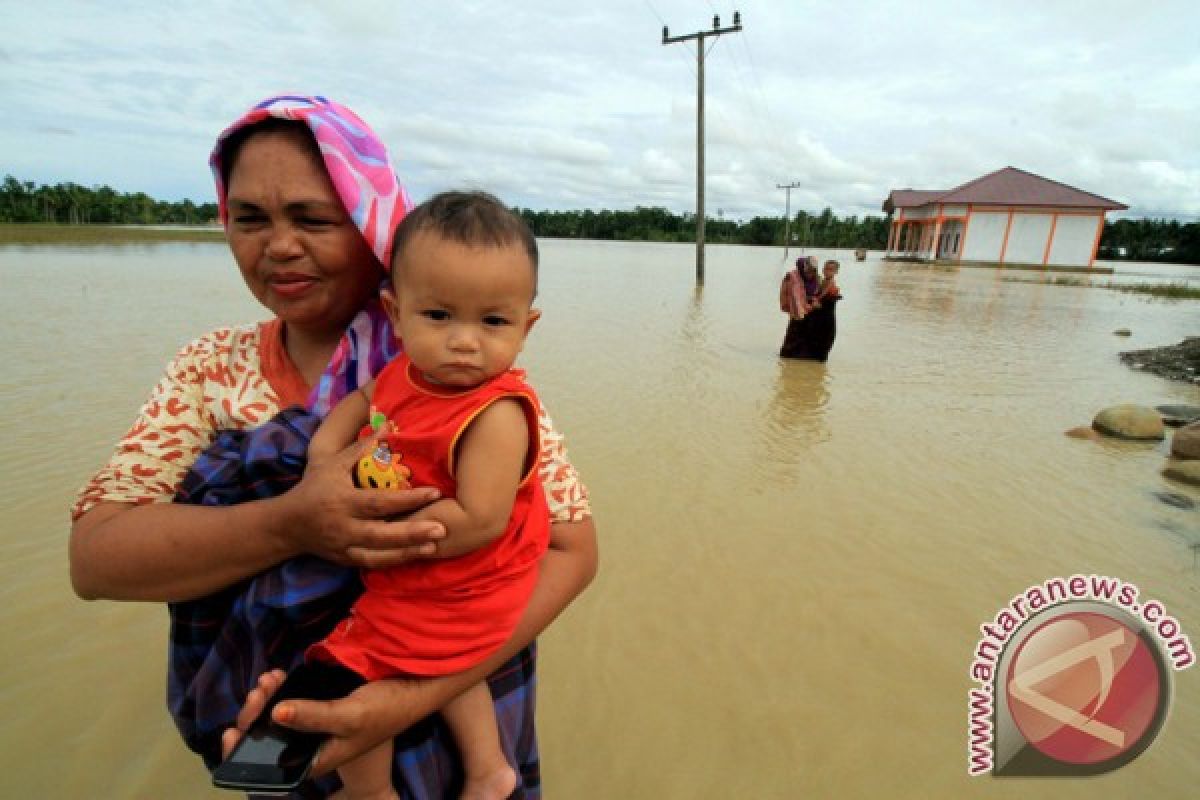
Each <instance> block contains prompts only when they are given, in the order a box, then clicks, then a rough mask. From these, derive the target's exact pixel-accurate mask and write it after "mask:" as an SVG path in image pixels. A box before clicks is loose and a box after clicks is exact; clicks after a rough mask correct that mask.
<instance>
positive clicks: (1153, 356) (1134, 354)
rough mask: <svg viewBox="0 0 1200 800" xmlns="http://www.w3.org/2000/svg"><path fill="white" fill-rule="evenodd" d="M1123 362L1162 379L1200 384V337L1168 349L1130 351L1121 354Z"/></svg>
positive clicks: (1167, 347) (1189, 338)
mask: <svg viewBox="0 0 1200 800" xmlns="http://www.w3.org/2000/svg"><path fill="white" fill-rule="evenodd" d="M1121 362H1122V363H1124V364H1126V365H1128V366H1130V367H1133V368H1134V369H1137V370H1141V371H1143V372H1150V373H1153V374H1154V375H1158V376H1159V377H1162V378H1168V379H1170V380H1174V381H1186V382H1188V383H1197V384H1200V336H1189V337H1187V338H1186V339H1184V340H1183V341H1182V342H1180V343H1179V344H1173V345H1168V346H1166V347H1152V348H1150V349H1149V350H1130V351H1129V352H1126V353H1121Z"/></svg>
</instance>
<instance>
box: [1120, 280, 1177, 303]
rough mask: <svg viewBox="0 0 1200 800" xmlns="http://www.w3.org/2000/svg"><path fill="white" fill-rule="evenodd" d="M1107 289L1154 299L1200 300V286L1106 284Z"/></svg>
mask: <svg viewBox="0 0 1200 800" xmlns="http://www.w3.org/2000/svg"><path fill="white" fill-rule="evenodd" d="M1104 288H1105V289H1116V290H1117V291H1118V292H1131V293H1133V294H1148V295H1152V296H1154V297H1170V298H1173V299H1175V300H1200V286H1188V285H1187V284H1186V283H1111V282H1110V283H1106V284H1104Z"/></svg>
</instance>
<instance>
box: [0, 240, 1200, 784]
mask: <svg viewBox="0 0 1200 800" xmlns="http://www.w3.org/2000/svg"><path fill="white" fill-rule="evenodd" d="M542 246H543V269H542V285H541V290H540V294H539V303H540V306H541V307H542V309H543V312H544V313H543V317H542V322H541V323H539V325H538V327H537V329H536V331H535V332H534V335H533V337H532V339H531V341H530V343H529V345H528V347H527V349H526V353H525V356H524V357H523V362H524V365H525V366H526V367H527V368H528V369H529V371H530V374H531V378H532V380H533V382H534V383H535V385H537V386H538V387H539V389H540V392H541V395H542V397H543V399H544V400H545V402H546V405H547V407H548V408H549V410H550V412H551V413H552V414H553V416H554V417H555V419H556V421H557V422H558V424H559V427H560V428H562V429H563V430H564V431H565V432H566V433H567V436H568V444H569V446H570V449H571V456H572V460H573V461H574V462H575V463H576V464H577V466H578V467H579V468H580V470H581V472H582V473H583V476H584V478H585V480H586V482H587V483H588V485H589V487H590V490H591V494H592V500H593V504H594V509H595V514H596V519H597V522H598V526H599V531H600V537H601V549H602V566H601V573H600V575H599V577H598V578H597V580H596V582H595V583H594V584H593V585H592V587H591V589H590V590H589V591H588V592H587V593H586V594H585V595H584V596H583V597H582V598H581V599H580V600H578V601H577V602H576V603H575V604H574V605H573V606H572V607H571V608H570V609H569V611H568V612H567V613H566V615H565V616H564V617H562V618H561V619H560V620H559V621H558V622H557V623H556V624H555V626H554V627H553V628H552V629H551V630H550V631H549V632H548V633H547V634H546V635H545V636H544V637H543V639H542V650H541V660H540V685H539V692H540V693H539V703H540V706H539V730H540V734H541V744H542V755H543V776H544V780H545V786H546V794H547V797H552V798H624V797H632V798H654V799H657V798H681V799H682V798H727V797H747V798H791V797H868V796H870V797H912V798H926V797H962V796H985V797H1022V798H1023V797H1088V798H1093V797H1131V796H1144V797H1154V798H1160V797H1161V798H1171V797H1190V796H1194V793H1195V791H1196V786H1197V784H1198V783H1200V762H1198V760H1197V757H1196V755H1197V753H1198V752H1200V669H1192V670H1188V671H1184V672H1181V673H1177V674H1175V675H1174V691H1175V694H1174V702H1173V705H1172V709H1171V713H1170V716H1169V718H1168V720H1167V723H1166V726H1165V727H1164V729H1163V731H1162V732H1161V734H1160V735H1159V737H1158V739H1157V740H1156V741H1155V743H1154V744H1153V745H1152V746H1151V748H1150V749H1149V750H1148V751H1147V752H1145V753H1144V754H1143V755H1142V756H1141V757H1139V758H1138V759H1137V760H1135V761H1134V762H1133V763H1132V764H1130V765H1128V766H1126V767H1124V768H1123V769H1121V770H1118V771H1117V772H1114V773H1112V774H1109V775H1106V776H1103V777H1098V778H1093V779H1089V780H997V779H992V778H979V779H971V778H968V777H967V774H966V766H967V758H966V726H967V717H966V697H967V691H968V689H969V688H970V687H971V686H972V684H971V682H970V678H969V675H968V667H969V664H970V661H971V658H972V655H973V652H974V649H975V644H976V641H977V639H978V638H979V635H980V633H979V626H980V624H981V623H984V622H989V621H991V620H992V619H993V617H994V616H995V614H996V613H997V611H998V610H999V609H1000V608H1001V607H1002V606H1003V605H1004V604H1005V603H1006V602H1007V601H1008V599H1009V598H1011V597H1012V596H1013V595H1015V594H1017V593H1019V592H1021V591H1023V590H1024V589H1025V588H1026V587H1028V586H1030V585H1032V584H1035V583H1040V582H1041V581H1043V580H1045V579H1047V578H1051V577H1054V576H1068V575H1071V574H1074V573H1083V574H1088V573H1098V574H1102V575H1110V576H1118V577H1120V578H1123V579H1125V580H1126V581H1130V582H1133V583H1135V584H1137V586H1138V587H1139V588H1140V589H1141V591H1142V593H1143V596H1145V597H1155V598H1157V599H1159V600H1160V601H1162V603H1163V605H1164V606H1165V607H1166V609H1167V610H1168V612H1169V613H1170V614H1172V615H1173V616H1175V617H1176V618H1177V619H1178V620H1179V621H1180V623H1181V625H1182V627H1183V630H1184V632H1185V633H1188V634H1190V636H1191V639H1192V642H1193V644H1194V645H1196V646H1200V565H1198V563H1197V559H1198V549H1200V510H1195V509H1194V508H1193V509H1186V508H1178V507H1174V506H1171V505H1168V504H1165V503H1163V502H1162V501H1161V500H1160V499H1159V498H1158V497H1156V493H1161V492H1173V493H1176V494H1178V495H1181V496H1182V497H1183V498H1184V500H1185V501H1186V500H1190V501H1192V502H1193V503H1195V504H1196V505H1197V506H1200V490H1197V489H1194V488H1189V487H1186V486H1181V485H1178V484H1173V483H1171V482H1169V481H1167V480H1165V479H1164V478H1163V477H1162V476H1161V474H1160V472H1161V469H1162V467H1163V464H1164V459H1165V454H1166V452H1167V446H1166V444H1165V443H1163V444H1158V443H1148V444H1147V443H1125V442H1115V441H1102V442H1090V441H1080V440H1075V439H1070V438H1067V437H1065V436H1064V435H1063V431H1064V430H1066V429H1068V428H1071V427H1074V426H1077V425H1086V424H1088V423H1089V422H1090V420H1091V418H1092V416H1093V415H1094V414H1095V412H1096V411H1097V410H1098V409H1100V408H1102V407H1104V406H1106V405H1112V404H1115V403H1122V402H1136V403H1142V404H1147V405H1156V404H1160V403H1188V404H1193V405H1200V386H1196V385H1188V384H1184V383H1179V382H1169V381H1166V380H1163V379H1160V378H1156V377H1153V376H1150V375H1146V374H1142V373H1137V372H1134V371H1132V370H1130V369H1128V368H1126V367H1125V366H1123V365H1122V364H1120V363H1119V361H1118V360H1117V353H1118V352H1119V351H1121V350H1126V349H1134V348H1143V347H1152V346H1157V345H1162V344H1172V343H1175V342H1177V341H1179V340H1180V339H1182V338H1183V337H1184V336H1185V335H1197V334H1200V304H1197V303H1196V301H1166V300H1159V299H1153V298H1148V297H1142V296H1135V295H1128V294H1122V293H1118V292H1113V291H1108V290H1105V289H1099V288H1079V287H1069V286H1051V285H1042V284H1031V283H1022V282H1013V281H1010V280H1007V279H1006V276H1007V275H1009V273H1002V272H999V271H996V270H989V269H962V270H954V269H935V268H928V267H922V266H915V265H898V264H890V263H889V264H885V263H882V262H880V261H876V260H868V261H866V262H862V263H855V262H854V260H853V257H852V256H851V254H850V253H848V252H842V253H837V254H831V253H826V252H823V251H816V254H817V255H818V256H819V257H821V258H822V259H823V258H825V257H826V256H827V255H837V256H839V257H841V260H842V264H843V269H842V274H841V277H840V283H841V285H842V288H843V293H844V295H845V300H844V301H843V302H842V303H841V304H840V305H839V306H838V326H839V332H838V339H837V343H836V345H835V347H834V350H833V353H832V356H831V358H830V361H829V363H828V364H826V365H822V364H816V363H782V362H781V361H780V360H779V359H778V358H777V356H776V351H777V348H778V345H779V341H780V339H781V337H782V333H783V328H784V319H783V317H782V315H781V314H779V313H778V311H777V310H776V308H777V306H776V302H777V300H776V292H777V287H778V281H779V277H780V275H781V274H782V272H783V269H784V268H783V266H782V263H781V253H780V251H779V250H769V249H757V248H741V247H710V248H709V250H708V276H707V282H706V286H705V288H704V290H703V292H702V293H698V292H696V291H694V289H693V282H694V281H693V266H692V263H693V261H692V260H693V253H694V249H693V248H692V247H691V246H690V245H660V244H630V243H598V242H562V241H545V242H543V243H542ZM1115 266H1116V269H1117V274H1116V275H1114V276H1111V278H1108V277H1106V278H1105V280H1108V279H1111V280H1116V281H1121V280H1126V279H1128V280H1146V281H1151V282H1168V281H1172V280H1175V281H1180V280H1187V281H1191V282H1193V283H1196V282H1200V268H1189V267H1178V266H1172V265H1146V264H1140V265H1120V264H1118V265H1115ZM1016 276H1017V277H1020V278H1029V277H1031V276H1030V275H1029V274H1028V273H1017V274H1016ZM0 285H2V286H3V291H0V325H2V326H3V332H4V335H3V337H2V338H0V356H2V359H3V363H4V364H5V366H6V369H5V370H4V373H3V375H2V376H0V409H2V411H0V447H2V448H3V452H2V455H3V458H0V477H2V479H0V507H2V508H3V509H4V521H3V524H2V525H0V530H2V533H0V576H2V578H0V619H2V620H3V630H4V641H5V645H4V652H5V657H4V658H3V659H2V660H0V708H3V709H4V713H3V715H2V716H0V794H2V795H3V796H5V797H54V798H87V797H113V798H167V797H170V798H199V797H213V796H228V795H225V794H224V793H218V792H216V791H215V790H212V789H211V788H210V785H209V781H208V776H207V773H206V772H205V771H204V769H203V767H202V765H201V764H200V762H199V761H198V760H197V759H195V758H194V757H192V756H191V755H190V754H189V753H188V752H187V751H186V750H185V748H184V747H183V745H182V744H181V743H180V741H179V739H178V737H177V736H176V734H175V732H174V729H173V727H172V726H171V723H170V721H169V719H168V716H167V714H166V711H165V708H164V703H163V696H164V691H165V690H164V656H165V650H166V622H167V616H166V612H165V610H164V608H163V607H161V606H158V605H146V604H117V603H107V602H97V603H90V604H89V603H84V602H81V601H79V600H77V599H76V598H75V596H74V595H73V594H72V592H71V589H70V585H69V582H68V578H67V567H66V542H67V528H68V518H67V509H68V507H69V505H70V503H71V499H72V496H73V494H74V492H75V490H76V489H77V487H78V486H79V485H80V484H81V483H82V482H83V481H84V480H85V478H86V477H87V475H88V474H89V473H90V471H91V470H93V469H94V468H96V467H97V466H98V465H99V464H100V463H102V461H103V460H104V459H105V458H106V456H107V454H108V452H109V450H110V448H111V446H112V444H113V443H114V442H115V440H116V439H117V438H118V437H119V436H120V435H121V434H122V433H123V432H124V430H125V428H126V426H127V425H128V424H129V422H130V421H131V419H132V417H133V415H134V413H135V412H136V410H137V408H138V407H139V405H140V404H141V402H142V400H143V399H144V396H145V394H146V393H147V392H148V391H149V389H150V387H151V386H152V385H153V384H154V383H155V381H156V380H157V378H158V375H159V372H160V371H161V369H162V366H163V365H164V364H165V363H166V361H167V360H168V359H169V358H170V356H171V355H172V354H173V352H174V351H175V350H176V349H177V348H178V347H179V346H180V345H182V344H183V343H184V342H186V341H187V340H189V339H190V338H192V337H194V336H196V335H199V334H200V333H203V332H205V331H206V330H208V329H210V328H212V327H215V326H217V325H220V324H229V323H235V322H242V321H250V320H254V319H259V318H261V317H262V315H263V312H262V310H261V309H259V308H258V307H256V306H255V304H254V302H253V300H252V299H251V298H250V297H249V294H248V293H247V292H246V290H245V289H244V287H243V286H242V285H241V283H240V279H239V278H238V276H237V273H236V270H235V268H234V267H233V265H232V262H231V260H230V257H229V255H228V252H227V250H226V249H225V248H224V247H223V246H221V245H219V244H212V245H210V244H154V245H133V246H120V247H114V246H97V247H69V246H36V247H17V246H9V247H3V248H0ZM1118 327H1127V328H1130V329H1131V330H1132V332H1133V335H1132V336H1131V337H1129V338H1120V337H1116V336H1114V335H1113V334H1112V331H1113V330H1114V329H1116V328H1118ZM1184 504H1185V505H1186V502H1184Z"/></svg>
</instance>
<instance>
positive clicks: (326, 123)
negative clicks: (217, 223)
mask: <svg viewBox="0 0 1200 800" xmlns="http://www.w3.org/2000/svg"><path fill="white" fill-rule="evenodd" d="M270 117H277V118H279V119H290V120H296V121H298V122H303V123H304V124H305V125H307V126H308V129H309V130H310V131H312V135H313V138H314V139H315V140H316V142H317V148H318V149H319V150H320V153H321V159H322V160H323V161H324V163H325V169H326V171H327V172H328V173H329V179H330V180H331V181H332V182H333V188H334V191H336V192H337V195H338V198H339V199H341V201H342V205H343V206H345V208H346V212H347V213H348V214H349V215H350V217H351V219H353V220H354V225H355V227H357V228H358V230H359V231H360V232H361V233H362V235H363V239H365V240H366V242H367V244H368V245H369V246H370V248H371V250H372V251H373V252H374V253H375V257H376V258H377V259H378V260H379V265H380V270H381V274H380V279H381V281H382V280H383V279H385V277H386V275H385V274H384V273H383V270H384V268H385V265H386V264H387V263H388V259H389V258H390V255H391V249H392V237H393V235H394V234H395V231H396V226H397V225H398V224H400V220H402V219H404V215H405V214H407V213H408V212H409V210H411V209H412V201H411V200H410V199H409V196H408V193H407V192H406V191H405V190H404V187H403V186H401V185H400V181H399V180H398V179H397V178H396V171H395V169H394V168H393V167H392V161H391V158H390V157H389V156H388V152H387V148H386V147H385V146H384V144H383V142H382V141H381V140H380V139H379V137H378V136H376V135H375V133H374V132H373V131H372V130H371V129H370V127H368V126H367V124H366V123H365V122H363V121H362V120H361V119H359V117H358V115H357V114H355V113H354V112H353V111H351V110H350V109H348V108H346V107H345V106H343V105H341V104H340V103H335V102H333V101H332V100H328V99H326V98H324V97H320V96H312V97H304V96H299V95H278V96H276V97H268V98H267V99H266V100H263V101H262V102H261V103H258V104H257V105H255V106H254V107H253V108H251V109H250V110H249V111H247V112H246V113H245V114H243V115H242V116H241V117H239V118H238V119H237V121H236V122H234V123H233V124H232V125H230V126H229V127H228V128H226V129H225V130H224V131H222V132H221V135H220V136H218V137H217V143H216V146H215V147H214V148H213V152H212V156H210V157H209V160H208V163H209V166H211V167H212V171H213V177H214V178H215V180H216V183H217V207H218V209H219V214H220V218H221V223H222V224H223V225H226V226H228V224H229V210H228V209H227V208H226V205H225V194H226V186H225V185H224V181H223V180H222V179H221V154H222V150H223V149H224V145H225V140H226V139H228V138H229V136H230V135H232V134H233V133H234V132H236V131H239V130H241V129H242V128H245V127H247V126H248V125H253V124H255V123H257V122H261V121H262V120H264V119H267V118H270ZM399 350H400V348H399V345H398V344H397V342H396V339H395V336H394V334H393V333H392V328H391V323H390V322H389V320H388V318H387V314H385V313H384V311H383V309H382V307H381V306H380V304H379V302H378V300H374V301H372V302H370V303H369V304H368V305H367V307H366V308H364V309H363V310H362V311H360V312H359V313H358V315H357V316H356V317H355V318H354V320H353V321H351V323H350V326H349V327H348V328H347V329H346V333H345V335H344V336H343V337H342V341H341V342H340V343H339V344H338V347H337V349H336V350H335V351H334V354H333V358H332V359H330V362H329V365H328V366H327V367H326V368H325V371H324V372H323V373H322V374H321V377H320V379H319V380H318V382H317V385H316V386H314V387H313V393H312V395H311V396H310V397H309V407H310V408H311V409H312V410H313V411H314V412H316V413H317V414H320V415H324V414H325V413H327V412H328V411H329V409H331V408H332V407H333V406H334V405H336V404H337V401H338V400H340V399H341V398H342V397H345V396H346V394H348V393H349V392H352V391H354V390H355V389H356V388H358V387H359V386H361V385H362V384H364V383H366V382H367V381H368V380H370V379H371V378H373V377H374V376H375V375H376V373H378V372H379V370H381V369H383V367H384V365H385V364H387V362H388V361H390V360H391V359H392V358H394V357H395V356H396V354H397V353H398V352H399Z"/></svg>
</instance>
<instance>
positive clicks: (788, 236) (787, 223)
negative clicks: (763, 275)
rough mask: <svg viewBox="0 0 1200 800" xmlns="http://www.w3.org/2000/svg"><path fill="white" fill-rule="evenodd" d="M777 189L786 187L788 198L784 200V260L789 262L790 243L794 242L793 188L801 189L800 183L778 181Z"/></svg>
mask: <svg viewBox="0 0 1200 800" xmlns="http://www.w3.org/2000/svg"><path fill="white" fill-rule="evenodd" d="M775 188H776V189H786V190H787V194H786V195H785V197H786V198H787V199H786V200H784V202H783V261H784V263H785V264H786V263H787V256H788V245H790V244H791V243H792V189H799V188H800V184H799V183H797V182H795V181H793V182H792V183H787V184H783V183H777V184H775Z"/></svg>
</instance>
